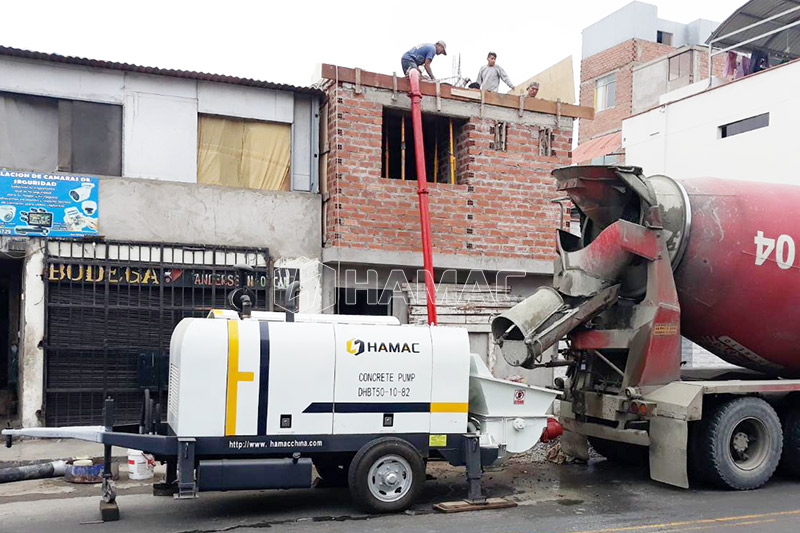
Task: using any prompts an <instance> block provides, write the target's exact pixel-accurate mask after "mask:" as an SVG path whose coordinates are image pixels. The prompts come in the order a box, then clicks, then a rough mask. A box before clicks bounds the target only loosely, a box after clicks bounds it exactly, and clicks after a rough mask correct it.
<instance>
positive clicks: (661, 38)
mask: <svg viewBox="0 0 800 533" xmlns="http://www.w3.org/2000/svg"><path fill="white" fill-rule="evenodd" d="M656 42H657V43H661V44H666V45H668V46H672V34H671V33H669V32H666V31H657V32H656Z"/></svg>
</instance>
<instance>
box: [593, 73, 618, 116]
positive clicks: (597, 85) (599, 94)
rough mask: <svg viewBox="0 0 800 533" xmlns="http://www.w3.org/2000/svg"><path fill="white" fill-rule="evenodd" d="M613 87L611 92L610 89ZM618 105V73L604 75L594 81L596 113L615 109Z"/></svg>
mask: <svg viewBox="0 0 800 533" xmlns="http://www.w3.org/2000/svg"><path fill="white" fill-rule="evenodd" d="M610 86H611V87H613V89H612V90H609V87H610ZM612 91H613V98H611V100H612V101H611V102H610V103H609V94H610V93H611V92H612ZM601 98H602V104H603V105H602V107H601V106H600V103H601ZM616 105H617V73H616V72H611V73H609V74H604V75H603V76H600V77H599V78H597V79H595V80H594V108H595V110H596V111H598V112H599V111H605V110H607V109H613V108H614V107H616Z"/></svg>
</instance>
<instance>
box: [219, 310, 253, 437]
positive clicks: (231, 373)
mask: <svg viewBox="0 0 800 533" xmlns="http://www.w3.org/2000/svg"><path fill="white" fill-rule="evenodd" d="M254 379H255V375H254V373H253V372H239V322H237V321H236V320H229V321H228V392H227V397H226V398H225V435H226V436H228V435H236V407H237V404H238V399H239V382H240V381H253V380H254Z"/></svg>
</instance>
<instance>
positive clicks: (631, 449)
mask: <svg viewBox="0 0 800 533" xmlns="http://www.w3.org/2000/svg"><path fill="white" fill-rule="evenodd" d="M589 444H591V445H592V448H594V451H596V452H597V453H599V454H600V455H602V456H603V457H605V458H606V459H608V460H609V461H611V462H612V463H618V464H621V465H629V466H644V465H647V464H649V462H650V451H649V450H648V449H647V446H639V445H637V444H631V443H629V442H617V441H613V440H609V439H601V438H600V437H589Z"/></svg>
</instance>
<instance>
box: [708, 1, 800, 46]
mask: <svg viewBox="0 0 800 533" xmlns="http://www.w3.org/2000/svg"><path fill="white" fill-rule="evenodd" d="M797 7H798V3H797V2H796V1H795V0H751V1H750V2H747V3H746V4H745V5H743V6H742V7H740V8H739V9H737V10H736V11H734V12H733V14H732V15H731V16H730V17H728V18H727V19H726V20H725V22H723V23H722V24H720V25H719V26H718V27H717V29H716V30H714V32H713V33H712V34H711V36H710V37H709V38H708V40H707V41H706V43H709V42H711V41H714V40H715V39H718V38H719V37H724V36H725V35H728V34H730V33H731V32H734V31H737V30H740V29H742V28H745V27H747V26H750V25H752V24H755V23H756V22H759V21H762V20H766V19H768V18H770V17H773V16H775V15H779V14H780V13H783V12H785V11H788V10H790V9H792V8H797ZM798 20H800V9H796V10H795V11H793V12H791V13H789V14H786V15H783V16H780V17H777V18H775V19H774V20H771V21H769V22H765V23H763V24H760V25H758V26H756V27H754V28H750V29H747V30H744V31H742V32H741V33H737V34H736V35H733V36H731V37H727V38H725V39H722V40H720V41H716V42H714V47H715V48H728V47H730V46H737V45H738V44H739V43H742V42H744V41H747V40H749V39H752V38H755V37H758V36H759V35H761V34H764V33H767V32H769V31H772V30H777V29H779V28H781V27H782V26H785V25H787V24H791V23H792V22H797V21H798ZM737 49H738V50H741V51H745V52H750V51H752V50H764V51H767V52H769V53H770V54H772V55H777V56H785V57H787V58H790V59H794V58H797V57H800V25H799V26H794V27H792V28H789V29H786V30H783V31H780V32H777V33H774V34H772V35H768V36H766V37H762V38H760V39H758V40H756V41H753V42H752V43H749V44H746V45H742V46H738V47H737Z"/></svg>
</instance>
